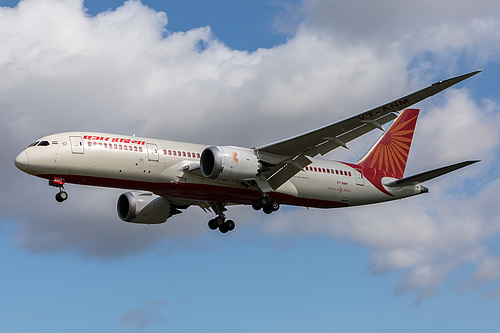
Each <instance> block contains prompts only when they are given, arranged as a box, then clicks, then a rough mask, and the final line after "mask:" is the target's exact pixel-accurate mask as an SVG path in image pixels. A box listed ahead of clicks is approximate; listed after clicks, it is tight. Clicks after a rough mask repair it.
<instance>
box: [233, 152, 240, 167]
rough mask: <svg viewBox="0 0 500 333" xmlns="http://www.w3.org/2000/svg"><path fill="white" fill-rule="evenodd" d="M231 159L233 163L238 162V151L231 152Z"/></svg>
mask: <svg viewBox="0 0 500 333" xmlns="http://www.w3.org/2000/svg"><path fill="white" fill-rule="evenodd" d="M233 161H234V163H235V164H236V165H238V162H239V161H238V153H237V152H234V153H233Z"/></svg>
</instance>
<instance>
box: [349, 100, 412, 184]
mask: <svg viewBox="0 0 500 333" xmlns="http://www.w3.org/2000/svg"><path fill="white" fill-rule="evenodd" d="M419 111H420V110H417V109H406V110H404V111H403V112H402V113H401V115H399V117H398V118H397V119H396V120H395V121H394V123H393V124H392V126H391V127H390V128H389V130H387V132H385V133H384V135H382V137H381V138H380V139H379V140H378V141H377V143H375V145H374V146H373V147H372V148H371V149H370V150H369V151H368V153H366V155H365V156H363V158H361V160H360V161H359V163H358V164H359V165H361V166H367V167H371V168H375V169H378V170H382V171H385V172H388V173H390V174H392V175H394V177H395V178H398V179H401V178H403V174H404V172H405V168H406V161H407V159H408V153H409V152H410V146H411V140H412V138H413V131H414V130H415V125H417V117H418V112H419Z"/></svg>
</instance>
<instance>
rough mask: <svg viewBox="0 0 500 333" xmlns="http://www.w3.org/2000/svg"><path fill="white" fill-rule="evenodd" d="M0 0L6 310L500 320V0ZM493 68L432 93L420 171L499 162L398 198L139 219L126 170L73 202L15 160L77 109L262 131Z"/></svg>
mask: <svg viewBox="0 0 500 333" xmlns="http://www.w3.org/2000/svg"><path fill="white" fill-rule="evenodd" d="M0 6H2V7H1V8H0V45H2V48H0V73H1V76H2V78H3V80H2V82H0V110H1V111H0V112H1V114H2V117H1V120H0V124H1V130H0V139H1V140H2V141H3V142H4V143H6V145H5V149H2V150H1V151H0V169H1V170H2V173H1V174H2V176H1V177H2V186H3V189H4V190H3V191H2V192H1V193H2V194H1V200H0V202H1V203H0V204H1V206H0V211H1V212H2V213H1V215H0V222H1V223H0V251H1V253H2V256H1V258H2V267H3V270H2V273H3V274H2V275H1V277H0V282H1V284H2V286H3V289H2V299H3V302H2V303H1V305H0V332H3V331H5V332H33V331H34V330H37V331H51V332H67V331H72V332H79V331H81V332H88V331H90V330H93V331H107V332H124V331H125V332H126V331H132V332H135V331H144V332H165V331H174V332H178V331H183V332H192V331H201V330H203V331H208V332H211V331H218V332H233V331H239V332H255V331H257V330H258V331H261V332H276V331H287V332H304V331H314V332H331V331H343V332H366V331H367V330H370V331H376V332H387V331H405V332H422V331H426V332H428V331H431V332H433V331H454V332H470V331H481V332H496V331H497V330H498V320H497V319H496V317H497V313H498V309H499V306H500V305H499V300H500V247H499V245H498V244H499V241H500V223H499V222H498V221H497V220H498V214H499V213H500V211H499V209H500V208H499V207H498V200H497V193H498V191H499V190H500V178H499V176H500V173H499V170H498V167H497V165H498V159H499V156H500V149H499V148H500V135H499V134H498V130H497V129H498V128H499V126H500V112H499V111H500V108H499V104H498V103H499V99H500V96H499V93H498V91H497V88H496V87H497V86H498V77H499V74H500V62H499V61H500V52H499V51H498V50H500V33H499V31H500V19H499V18H498V17H497V16H498V15H496V13H498V12H499V11H498V10H499V9H500V4H498V3H497V2H495V1H489V0H480V1H477V2H475V3H474V5H473V6H471V5H469V2H467V1H465V0H463V1H458V3H457V1H453V2H451V1H432V2H425V1H424V2H419V3H411V4H405V3H401V2H400V1H393V0H386V1H381V2H380V1H379V2H377V6H373V5H372V2H370V1H368V0H366V1H363V0H359V1H353V2H350V3H334V2H330V1H322V0H304V1H264V0H262V1H261V0H259V1H252V2H240V1H222V0H220V1H210V2H208V1H199V0H198V1H196V0H191V1H143V2H142V3H140V2H133V1H132V2H126V3H124V2H123V1H85V2H84V3H83V5H82V3H81V2H80V1H76V0H67V1H62V0H26V1H22V2H21V4H19V5H18V1H1V0H0ZM359 8H364V10H359ZM409 12H410V13H412V14H411V15H409V14H408V13H409ZM479 68H481V69H483V70H484V72H483V73H481V74H479V75H477V76H476V77H474V78H472V79H470V80H468V81H466V82H465V83H463V84H460V85H459V86H458V87H457V88H455V89H451V90H450V91H449V92H446V93H444V94H441V95H439V96H435V97H433V98H431V99H429V100H428V101H425V102H422V103H420V104H419V105H418V107H420V108H421V109H422V115H421V119H419V123H418V125H417V131H416V133H415V137H414V144H413V145H414V146H413V147H412V152H411V154H410V158H409V161H408V168H407V173H408V174H411V173H417V172H421V171H424V170H427V169H431V168H435V167H439V166H442V165H446V164H449V163H454V162H457V161H461V160H466V159H481V160H482V162H481V163H480V164H477V165H474V166H471V167H469V168H467V169H466V170H462V171H460V173H456V174H452V175H449V176H447V177H443V178H441V179H438V180H435V181H432V182H429V183H428V184H426V186H427V187H429V188H430V190H431V192H430V193H429V194H428V195H422V196H419V197H415V198H411V199H407V200H402V201H398V202H392V203H386V204H381V205H374V206H368V207H360V208H350V209H339V210H326V211H325V210H315V209H311V210H307V209H302V208H292V207H282V209H280V211H279V213H276V214H272V215H271V216H264V215H263V214H259V213H257V212H254V211H253V210H252V209H251V208H249V207H232V208H230V210H229V213H228V215H229V216H230V217H231V219H233V220H235V221H236V223H237V226H236V229H235V230H234V231H233V232H231V233H229V234H227V235H221V234H220V233H218V232H211V231H210V230H209V229H208V228H207V226H206V223H207V221H208V220H209V219H210V218H211V216H210V215H209V214H205V213H204V212H202V211H201V210H200V209H198V208H196V207H191V208H190V209H188V210H187V211H186V212H184V213H183V214H181V215H178V216H175V217H174V218H172V219H169V220H168V221H167V223H165V224H163V225H157V226H140V225H130V224H126V223H123V222H121V221H120V220H119V219H118V217H117V216H116V212H115V204H116V200H117V198H118V196H119V195H120V193H122V192H123V191H122V190H114V189H100V188H86V187H81V186H71V185H70V186H68V191H69V194H70V198H69V200H68V201H67V202H65V203H64V204H62V205H61V204H58V203H56V202H55V200H54V198H53V196H54V194H55V192H54V189H52V188H50V187H48V186H47V184H46V182H45V181H43V180H40V179H36V178H34V177H31V176H27V175H25V174H23V173H21V172H19V171H18V170H17V169H15V167H14V165H13V163H12V162H13V160H14V158H15V156H16V155H17V153H18V152H19V151H21V150H22V149H23V148H24V147H25V146H26V145H27V144H29V143H30V142H32V141H34V140H36V139H37V138H39V137H41V136H44V135H47V134H50V133H55V132H63V131H71V130H87V131H91V130H92V131H106V132H111V133H124V134H134V133H136V134H137V135H140V136H147V137H156V138H164V139H172V140H184V141H192V142H201V143H210V144H233V145H241V146H249V147H250V146H257V145H261V144H265V143H268V142H273V141H276V140H279V139H282V138H285V137H288V136H291V135H295V134H298V133H301V132H304V131H307V130H310V129H313V128H316V127H318V126H321V125H324V124H326V123H330V122H333V121H335V120H340V119H342V118H344V117H347V116H350V115H352V114H355V113H358V112H361V111H364V110H366V109H368V108H371V107H374V106H377V105H380V104H382V103H384V102H387V101H389V100H392V99H394V98H397V97H399V96H402V95H404V94H406V93H409V92H412V91H414V90H416V89H419V88H422V87H425V86H427V85H428V84H430V83H432V82H435V81H437V80H442V79H446V78H448V77H451V76H455V75H460V74H464V73H467V72H470V71H473V70H476V69H479ZM277 129H279V130H277ZM377 135H378V134H377V133H374V134H370V135H367V136H366V137H364V138H361V139H359V140H357V141H356V142H353V143H352V145H350V146H351V150H349V151H345V150H339V151H334V152H333V153H331V154H330V155H329V156H328V158H331V159H339V160H345V161H350V162H352V161H356V160H357V159H358V158H359V157H360V156H362V155H363V153H364V152H365V151H366V150H367V149H368V148H369V147H370V145H371V144H372V143H373V142H374V141H375V140H376V138H377Z"/></svg>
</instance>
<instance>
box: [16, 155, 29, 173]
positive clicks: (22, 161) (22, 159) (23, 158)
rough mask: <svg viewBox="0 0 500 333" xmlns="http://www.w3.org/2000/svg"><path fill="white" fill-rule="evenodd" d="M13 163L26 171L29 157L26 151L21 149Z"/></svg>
mask: <svg viewBox="0 0 500 333" xmlns="http://www.w3.org/2000/svg"><path fill="white" fill-rule="evenodd" d="M14 164H15V165H16V167H17V168H18V169H19V170H21V171H24V172H26V171H28V166H29V159H28V154H27V153H26V151H22V152H21V153H20V154H19V155H17V157H16V161H15V162H14Z"/></svg>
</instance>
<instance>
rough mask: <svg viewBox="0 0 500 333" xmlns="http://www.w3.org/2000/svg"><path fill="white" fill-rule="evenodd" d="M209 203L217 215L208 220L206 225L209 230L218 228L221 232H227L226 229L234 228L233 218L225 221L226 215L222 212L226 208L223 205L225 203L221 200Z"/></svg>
mask: <svg viewBox="0 0 500 333" xmlns="http://www.w3.org/2000/svg"><path fill="white" fill-rule="evenodd" d="M209 205H210V207H211V208H212V209H213V211H214V212H215V213H216V214H217V217H215V218H213V219H211V220H210V221H208V227H209V228H210V230H217V229H219V231H220V232H222V233H223V234H225V233H227V232H228V231H232V230H234V227H235V224H234V221H233V220H227V221H226V215H225V214H224V212H225V211H226V210H227V209H226V207H225V204H224V203H221V202H210V203H209Z"/></svg>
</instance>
